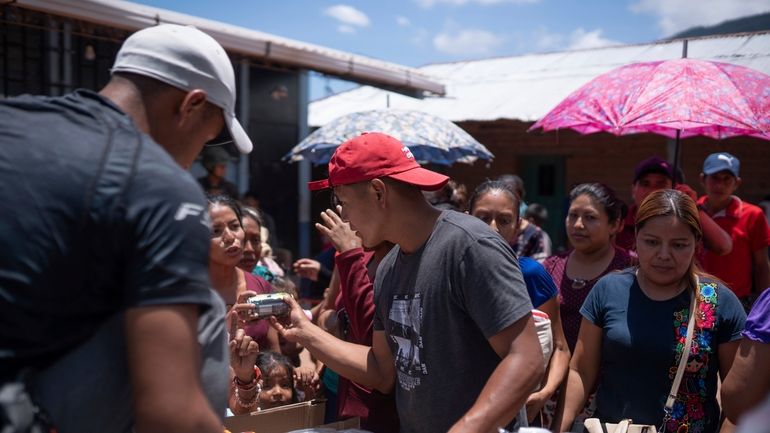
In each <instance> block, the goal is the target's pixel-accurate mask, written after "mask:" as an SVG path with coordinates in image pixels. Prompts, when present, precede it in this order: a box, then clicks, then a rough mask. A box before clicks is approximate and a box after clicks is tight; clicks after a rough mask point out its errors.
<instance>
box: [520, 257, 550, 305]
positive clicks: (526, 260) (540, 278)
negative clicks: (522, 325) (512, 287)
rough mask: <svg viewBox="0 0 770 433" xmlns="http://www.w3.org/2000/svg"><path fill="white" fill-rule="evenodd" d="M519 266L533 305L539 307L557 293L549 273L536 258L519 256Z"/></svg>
mask: <svg viewBox="0 0 770 433" xmlns="http://www.w3.org/2000/svg"><path fill="white" fill-rule="evenodd" d="M519 266H520V267H521V275H522V276H523V277H524V283H525V284H526V285H527V292H528V293H529V299H530V300H531V301H532V306H533V307H535V308H539V307H540V306H541V305H543V304H544V303H545V302H546V301H548V300H549V299H551V298H553V297H554V296H556V295H557V293H558V290H557V289H556V284H554V282H553V278H551V274H549V273H548V271H546V270H545V268H544V267H543V265H541V264H540V263H539V262H538V261H537V260H535V259H533V258H531V257H519Z"/></svg>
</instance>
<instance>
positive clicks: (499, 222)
mask: <svg viewBox="0 0 770 433" xmlns="http://www.w3.org/2000/svg"><path fill="white" fill-rule="evenodd" d="M471 215H473V216H475V217H476V218H478V219H480V220H482V221H484V222H485V223H487V224H489V226H490V227H492V230H494V231H496V232H498V233H500V236H502V237H503V239H505V240H506V241H507V242H508V243H509V244H514V243H516V236H518V229H519V209H518V206H517V205H516V203H515V202H514V201H513V199H512V198H511V196H510V195H508V194H507V193H505V192H503V191H498V190H491V191H489V192H487V193H485V194H484V195H482V196H480V197H479V198H478V199H476V202H475V203H474V204H473V209H471Z"/></svg>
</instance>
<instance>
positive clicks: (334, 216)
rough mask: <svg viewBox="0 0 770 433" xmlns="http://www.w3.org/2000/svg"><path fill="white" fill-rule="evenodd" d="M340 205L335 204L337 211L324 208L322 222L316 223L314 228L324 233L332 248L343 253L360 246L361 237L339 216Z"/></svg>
mask: <svg viewBox="0 0 770 433" xmlns="http://www.w3.org/2000/svg"><path fill="white" fill-rule="evenodd" d="M339 211H340V207H339V206H337V212H334V211H333V210H331V209H326V210H325V211H323V212H321V220H322V221H323V224H322V223H316V225H315V228H316V229H318V231H319V232H321V234H324V235H326V236H327V237H328V238H329V240H330V241H331V243H332V244H333V245H334V248H335V249H336V250H337V251H339V252H340V253H343V252H345V251H348V250H352V249H354V248H360V247H361V244H362V243H361V238H359V237H358V235H356V232H355V231H353V229H351V228H350V223H348V222H345V221H343V220H342V218H340V216H339Z"/></svg>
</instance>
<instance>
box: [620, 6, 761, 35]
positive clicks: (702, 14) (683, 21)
mask: <svg viewBox="0 0 770 433" xmlns="http://www.w3.org/2000/svg"><path fill="white" fill-rule="evenodd" d="M631 10H632V11H633V12H635V13H640V14H648V15H654V16H656V17H657V19H658V27H660V30H661V33H662V35H663V36H670V35H672V34H674V33H677V32H680V31H682V30H685V29H688V28H690V27H695V26H710V25H713V24H719V23H721V22H723V21H728V20H731V19H734V18H739V17H744V16H747V15H754V14H758V13H761V12H768V11H770V0H637V1H636V3H633V4H632V5H631Z"/></svg>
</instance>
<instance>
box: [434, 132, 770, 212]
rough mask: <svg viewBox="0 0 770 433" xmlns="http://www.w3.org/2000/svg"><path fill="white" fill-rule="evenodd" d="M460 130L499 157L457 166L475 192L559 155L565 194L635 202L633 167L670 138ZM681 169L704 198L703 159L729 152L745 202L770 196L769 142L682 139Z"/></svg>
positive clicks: (663, 151)
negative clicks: (588, 191)
mask: <svg viewBox="0 0 770 433" xmlns="http://www.w3.org/2000/svg"><path fill="white" fill-rule="evenodd" d="M459 125H460V127H462V128H463V129H464V130H466V131H467V132H468V133H470V134H471V135H472V136H473V137H474V138H476V139H477V140H478V141H479V142H481V143H483V144H484V145H485V146H487V148H488V149H489V150H490V151H491V152H492V153H493V154H494V155H495V160H494V162H492V163H491V164H487V163H486V162H484V161H477V162H476V163H475V164H473V165H465V164H456V165H455V166H453V167H451V168H450V169H449V170H448V171H447V174H448V175H450V176H452V177H453V178H455V179H457V180H458V181H460V182H462V183H465V184H466V185H467V186H468V189H469V190H470V191H472V190H473V188H474V187H475V186H476V185H478V184H479V183H480V182H482V181H484V180H485V179H486V178H494V177H497V176H499V175H501V174H504V173H517V172H519V173H520V172H521V170H522V167H520V164H521V159H522V157H523V156H531V155H559V156H564V157H565V159H566V185H565V187H566V190H567V191H568V190H569V187H570V186H571V185H574V184H577V183H582V182H591V181H598V182H603V183H605V184H607V185H609V186H610V187H611V188H613V189H614V190H615V191H616V193H617V194H618V195H619V196H620V197H622V198H623V199H624V200H626V201H627V203H629V204H630V203H631V182H632V181H633V171H634V166H635V165H636V163H638V162H639V161H641V160H643V159H645V158H647V157H649V156H652V155H659V156H661V157H663V158H666V157H667V155H668V147H669V144H668V139H667V138H665V137H662V136H658V135H654V134H638V135H627V136H622V137H616V136H614V135H611V134H607V133H599V134H591V135H580V134H578V133H577V132H574V131H571V130H562V131H558V132H548V133H542V132H540V131H537V132H532V133H528V132H527V128H529V127H530V126H531V125H532V123H529V122H520V121H515V120H496V121H489V122H477V121H470V122H461V123H459ZM681 146H682V164H681V166H682V169H683V170H684V174H685V178H686V180H687V183H688V184H689V185H690V186H691V187H693V188H694V189H695V190H696V191H698V193H699V194H703V193H704V191H703V187H702V186H701V184H700V180H699V174H700V172H701V168H702V164H703V160H704V159H705V157H706V156H707V155H708V154H710V153H712V152H719V151H726V152H730V153H732V154H733V155H735V156H736V157H738V158H739V159H740V160H741V177H742V178H743V185H742V186H741V187H740V188H739V190H738V193H737V194H738V195H739V196H741V197H742V198H744V199H746V200H748V201H751V202H754V203H756V202H757V201H759V200H761V199H762V198H763V197H764V196H765V195H768V194H770V177H769V176H768V175H769V174H770V141H765V140H760V139H756V138H747V137H740V138H731V139H727V140H721V141H719V140H712V139H709V138H702V137H695V138H688V139H685V140H682V143H681Z"/></svg>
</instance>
